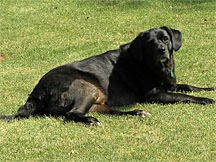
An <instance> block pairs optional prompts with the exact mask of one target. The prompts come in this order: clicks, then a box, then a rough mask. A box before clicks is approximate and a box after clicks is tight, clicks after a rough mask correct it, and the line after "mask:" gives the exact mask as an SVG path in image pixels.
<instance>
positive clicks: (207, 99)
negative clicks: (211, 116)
mask: <svg viewBox="0 0 216 162" xmlns="http://www.w3.org/2000/svg"><path fill="white" fill-rule="evenodd" d="M199 103H200V104H202V105H206V104H214V103H215V101H214V100H213V99H210V98H202V99H201V100H199Z"/></svg>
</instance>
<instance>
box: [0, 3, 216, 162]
mask: <svg viewBox="0 0 216 162" xmlns="http://www.w3.org/2000/svg"><path fill="white" fill-rule="evenodd" d="M163 25H167V26H169V27H172V28H174V29H178V30H180V31H181V32H182V33H183V46H182V49H180V51H178V52H177V53H176V54H175V60H176V69H177V76H178V82H179V83H189V84H192V85H196V86H202V87H216V82H215V78H216V71H215V68H216V54H215V49H216V46H215V41H216V40H215V26H216V21H215V2H214V0H205V1H202V0H167V1H162V0H157V1H156V0H152V1H148V0H142V1H141V0H140V1H133V0H124V1H121V0H92V1H84V0H74V1H72V0H36V1H35V0H19V1H17V0H1V1H0V42H1V43H0V56H1V59H0V60H1V62H0V114H11V113H14V112H16V111H17V109H18V107H19V106H21V105H22V104H23V103H25V100H26V99H27V97H28V94H29V93H31V91H32V89H33V88H34V86H35V85H36V84H37V82H38V80H39V79H40V78H41V77H42V76H43V75H44V74H45V73H46V72H47V71H48V70H50V69H51V68H53V67H56V66H58V65H61V64H64V63H68V62H72V61H76V60H80V59H83V58H86V57H89V56H92V55H96V54H99V53H102V52H105V51H107V50H110V49H116V48H118V47H119V45H120V44H123V43H127V42H129V41H131V40H132V39H134V38H135V37H136V35H137V34H138V33H139V32H141V31H145V30H147V29H149V28H153V27H159V26H163ZM2 58H4V59H3V60H2ZM192 95H196V96H205V97H209V98H214V99H216V93H215V92H202V93H192ZM126 108H127V109H129V110H131V109H143V110H146V111H148V112H150V113H151V114H152V117H151V118H146V119H142V118H138V117H131V116H125V117H110V116H104V115H100V114H96V113H92V114H90V115H92V116H94V117H96V118H98V119H99V121H100V122H101V123H102V126H101V127H87V126H84V125H82V124H79V123H74V122H70V123H64V122H63V119H62V118H51V117H44V118H30V119H29V120H19V121H18V120H14V121H12V122H9V123H8V122H4V121H0V161H76V162H77V161H115V162H116V161H182V162H185V161H215V159H216V145H215V138H216V127H215V123H216V106H215V105H207V106H201V105H196V104H174V105H159V104H138V105H133V106H129V107H123V108H122V109H126Z"/></svg>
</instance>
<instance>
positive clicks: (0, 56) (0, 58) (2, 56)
mask: <svg viewBox="0 0 216 162" xmlns="http://www.w3.org/2000/svg"><path fill="white" fill-rule="evenodd" d="M4 59H6V57H5V56H4V55H2V54H0V62H1V61H2V60H4Z"/></svg>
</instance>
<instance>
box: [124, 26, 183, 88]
mask: <svg viewBox="0 0 216 162" xmlns="http://www.w3.org/2000/svg"><path fill="white" fill-rule="evenodd" d="M181 44H182V36H181V32H180V31H178V30H174V29H171V28H168V27H166V26H163V27H160V28H154V29H150V30H148V31H145V32H142V33H140V34H139V35H138V36H137V37H136V38H135V39H134V40H133V41H132V42H131V44H130V46H129V47H128V50H129V52H130V54H131V55H132V57H133V60H136V61H137V62H139V64H140V65H143V66H145V68H146V66H147V68H148V69H149V73H151V74H152V76H155V78H157V79H158V83H159V84H160V85H161V86H162V87H164V88H167V89H170V90H173V89H174V88H175V85H176V74H175V64H174V58H173V50H174V51H177V50H179V48H180V47H181Z"/></svg>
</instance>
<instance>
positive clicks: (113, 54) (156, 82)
mask: <svg viewBox="0 0 216 162" xmlns="http://www.w3.org/2000/svg"><path fill="white" fill-rule="evenodd" d="M181 44H182V36H181V32H180V31H178V30H174V29H171V28H168V27H166V26H163V27H160V28H155V29H150V30H148V31H145V32H142V33H140V34H139V35H138V36H137V37H136V38H135V39H134V40H133V41H132V42H130V43H128V44H126V45H123V46H121V47H120V49H117V50H112V51H108V52H106V53H104V54H101V55H97V56H93V57H90V58H87V59H85V60H82V61H78V62H73V63H69V64H66V65H63V66H59V67H57V68H55V69H52V70H51V71H50V72H48V73H47V74H46V75H44V76H43V77H42V79H41V80H40V81H39V83H38V84H37V85H36V87H35V88H34V90H33V92H32V93H31V94H30V96H29V97H28V99H27V102H26V103H25V105H23V106H22V107H21V108H20V109H19V110H18V112H17V113H16V114H14V115H9V116H3V115H1V116H0V119H7V120H11V119H14V118H28V117H29V116H30V115H54V116H65V118H66V119H68V120H73V121H75V122H83V123H85V124H90V125H98V124H100V123H99V121H98V120H97V119H95V118H93V117H85V116H84V115H85V114H86V113H88V112H90V111H96V112H101V113H109V114H114V115H127V114H130V115H138V116H143V117H145V116H149V115H150V114H149V113H146V112H144V111H142V110H134V111H129V112H120V111H115V110H111V109H110V107H117V106H123V105H130V104H136V103H145V102H150V103H177V102H184V103H197V104H212V103H214V100H212V99H208V98H201V97H194V96H189V95H185V94H179V93H172V92H171V91H190V92H191V91H195V92H198V91H201V90H206V91H211V90H215V88H198V87H194V86H190V85H185V84H176V75H175V66H174V59H173V50H174V51H177V50H178V49H179V48H180V47H181Z"/></svg>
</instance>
